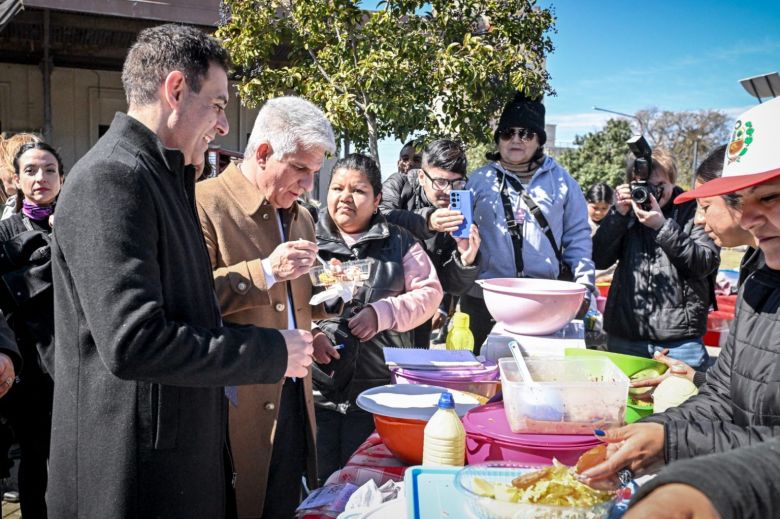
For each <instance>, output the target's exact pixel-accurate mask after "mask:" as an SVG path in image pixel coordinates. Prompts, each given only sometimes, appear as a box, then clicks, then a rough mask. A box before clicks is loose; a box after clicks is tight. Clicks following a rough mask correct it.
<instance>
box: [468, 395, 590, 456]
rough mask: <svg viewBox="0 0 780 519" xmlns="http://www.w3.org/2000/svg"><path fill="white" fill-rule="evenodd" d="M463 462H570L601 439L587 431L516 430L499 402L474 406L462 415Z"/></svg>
mask: <svg viewBox="0 0 780 519" xmlns="http://www.w3.org/2000/svg"><path fill="white" fill-rule="evenodd" d="M463 428H464V429H466V463H468V464H472V463H482V462H485V461H516V462H520V463H537V464H539V463H541V464H543V465H549V464H551V463H552V460H553V458H555V459H557V460H558V461H560V462H561V463H564V464H566V465H574V464H575V463H577V459H578V458H579V457H580V456H581V455H582V454H583V453H584V452H585V451H587V450H588V449H591V448H593V447H596V446H598V445H600V444H601V442H600V441H599V440H598V438H596V437H595V436H594V435H593V431H590V432H589V433H588V434H583V435H576V434H517V433H513V432H512V430H511V429H510V428H509V422H507V419H506V412H505V411H504V404H503V402H496V403H494V404H487V405H484V406H480V407H475V408H474V409H472V410H471V411H469V412H468V413H466V416H464V417H463Z"/></svg>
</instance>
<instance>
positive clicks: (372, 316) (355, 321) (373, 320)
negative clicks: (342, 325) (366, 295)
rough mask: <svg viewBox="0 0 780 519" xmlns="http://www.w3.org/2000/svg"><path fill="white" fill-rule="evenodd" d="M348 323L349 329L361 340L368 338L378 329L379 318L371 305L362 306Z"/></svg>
mask: <svg viewBox="0 0 780 519" xmlns="http://www.w3.org/2000/svg"><path fill="white" fill-rule="evenodd" d="M348 324H349V331H351V332H352V335H354V336H355V337H357V338H358V339H360V341H361V342H365V341H367V340H369V339H370V338H371V337H373V336H374V335H376V334H377V332H378V331H379V318H378V317H377V315H376V310H374V309H373V308H372V307H371V306H364V307H363V309H362V310H360V311H359V312H358V313H357V315H355V317H353V318H352V319H350V320H349V323H348Z"/></svg>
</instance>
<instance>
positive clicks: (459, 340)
mask: <svg viewBox="0 0 780 519" xmlns="http://www.w3.org/2000/svg"><path fill="white" fill-rule="evenodd" d="M445 344H446V347H447V349H448V350H470V351H473V350H474V334H472V333H471V330H470V329H469V314H464V313H463V312H455V314H453V316H452V330H450V333H448V334H447V341H446V343H445Z"/></svg>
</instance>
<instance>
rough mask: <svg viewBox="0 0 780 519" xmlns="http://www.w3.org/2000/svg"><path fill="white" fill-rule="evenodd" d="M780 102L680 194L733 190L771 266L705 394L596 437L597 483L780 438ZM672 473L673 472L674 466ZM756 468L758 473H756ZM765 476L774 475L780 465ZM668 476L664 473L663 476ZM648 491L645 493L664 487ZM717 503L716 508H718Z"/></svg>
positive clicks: (752, 119) (696, 479)
mask: <svg viewBox="0 0 780 519" xmlns="http://www.w3.org/2000/svg"><path fill="white" fill-rule="evenodd" d="M778 138H780V99H774V100H772V101H768V102H765V103H763V104H761V105H759V106H757V107H754V108H752V109H751V110H748V111H747V112H745V113H744V114H743V115H742V116H741V117H740V118H739V119H738V120H737V122H736V124H735V128H734V131H733V133H732V138H731V141H730V143H729V145H728V148H727V151H726V154H725V157H724V160H725V163H724V170H723V176H722V177H721V178H716V179H714V180H711V181H709V182H707V183H705V184H703V185H702V186H700V187H698V188H697V189H695V190H693V191H689V192H687V193H684V194H683V195H681V196H679V197H677V199H676V200H675V203H681V202H685V201H687V200H692V199H694V198H702V197H712V196H719V195H723V194H726V193H736V194H737V195H738V196H739V197H740V198H741V202H742V206H741V208H742V214H741V217H740V225H741V226H742V227H743V228H745V229H746V230H748V231H749V232H750V234H752V235H753V237H754V238H755V240H756V243H757V244H758V247H759V248H760V249H761V251H762V252H763V254H764V258H765V261H766V265H765V266H764V267H762V268H760V269H758V270H756V271H755V272H754V273H753V274H752V275H751V276H750V277H749V278H748V279H747V281H746V282H745V284H744V285H743V286H742V288H741V289H740V294H739V298H738V300H737V313H736V319H735V320H734V323H733V326H732V328H731V330H730V332H729V337H728V340H727V342H726V344H725V346H724V347H723V348H722V350H721V354H720V356H719V357H718V360H717V362H716V363H715V366H714V367H713V368H711V369H710V371H708V372H707V380H706V382H705V383H704V385H702V386H701V388H700V389H699V394H698V395H696V396H693V397H691V398H690V399H688V400H687V401H686V402H685V403H683V404H682V405H680V406H679V407H675V408H671V409H669V410H667V411H665V412H664V413H661V414H656V415H651V416H649V417H647V418H644V419H643V420H642V421H641V422H639V423H635V424H631V425H627V426H624V427H620V428H617V429H613V430H610V431H606V432H604V431H596V434H597V436H599V437H601V438H602V439H603V440H604V441H605V442H607V443H608V444H609V447H608V456H607V459H606V461H605V462H604V463H602V464H600V465H598V466H596V467H593V468H592V469H590V470H587V471H585V472H584V473H583V474H582V477H583V479H584V480H585V481H586V482H587V483H588V484H591V485H594V486H600V487H603V486H608V485H610V484H614V482H615V476H616V474H617V473H618V471H620V470H621V469H625V468H628V469H630V470H631V471H633V473H634V474H641V473H645V472H653V471H654V470H655V469H657V468H660V467H661V466H662V465H663V464H667V463H672V462H674V461H676V460H681V459H686V458H693V457H697V456H701V455H705V454H711V453H718V452H725V451H729V450H731V449H735V448H737V447H742V446H748V445H755V444H758V443H760V442H763V441H766V440H769V439H771V438H774V437H777V436H780V154H779V153H778V152H777V149H776V147H775V143H776V142H777V141H778ZM668 470H669V471H673V470H675V465H672V466H671V467H670V468H669V469H668ZM756 470H761V469H760V468H757V469H756ZM772 470H774V471H775V473H771V472H772V471H766V470H765V471H764V473H762V474H759V476H760V477H762V478H767V479H773V478H774V479H776V467H773V468H772ZM663 475H664V473H662V476H663ZM656 479H657V482H655V481H656V480H654V481H651V482H650V483H648V484H646V485H644V486H643V487H642V490H641V491H640V494H639V496H640V497H642V496H645V495H647V494H649V493H650V492H652V491H653V490H654V489H655V487H656V486H658V485H661V484H664V483H665V482H666V483H668V479H667V478H666V477H659V478H656ZM712 479H713V478H712V472H709V471H701V472H700V473H699V474H698V475H695V474H694V475H692V474H690V473H687V475H686V478H685V483H686V484H687V485H689V486H691V487H694V488H697V489H699V490H702V491H704V490H705V489H706V490H707V492H711V491H712V488H713V487H712V485H709V483H708V482H711V481H712ZM716 504H717V503H716Z"/></svg>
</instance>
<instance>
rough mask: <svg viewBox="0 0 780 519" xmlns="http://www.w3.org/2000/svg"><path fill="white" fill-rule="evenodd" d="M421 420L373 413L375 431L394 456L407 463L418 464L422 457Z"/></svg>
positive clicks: (423, 426) (423, 429)
mask: <svg viewBox="0 0 780 519" xmlns="http://www.w3.org/2000/svg"><path fill="white" fill-rule="evenodd" d="M426 423H427V422H425V421H423V420H407V419H404V418H390V417H388V416H382V415H378V414H375V415H374V425H376V431H377V432H378V433H379V436H380V437H381V438H382V442H383V443H384V444H385V446H386V447H387V448H388V450H389V451H390V452H392V453H393V454H394V455H395V457H396V458H398V459H400V460H401V461H403V462H404V463H406V464H407V465H420V464H421V463H422V458H423V440H424V434H423V433H424V431H425V424H426Z"/></svg>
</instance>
